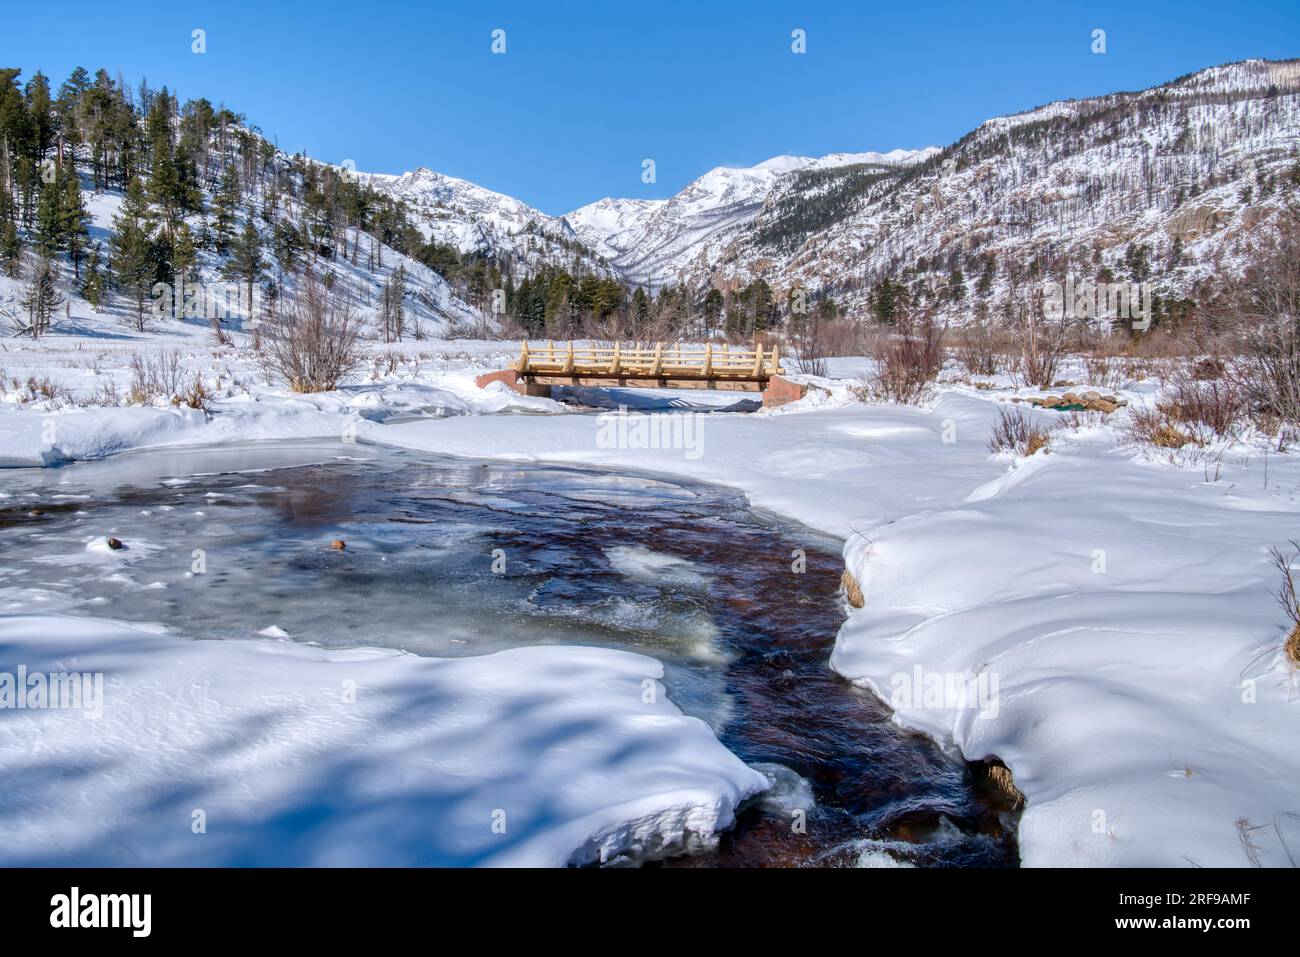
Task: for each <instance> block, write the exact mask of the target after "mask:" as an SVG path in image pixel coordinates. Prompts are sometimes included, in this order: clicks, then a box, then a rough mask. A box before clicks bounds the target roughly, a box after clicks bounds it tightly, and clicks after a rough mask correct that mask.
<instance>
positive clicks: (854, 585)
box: [840, 568, 867, 608]
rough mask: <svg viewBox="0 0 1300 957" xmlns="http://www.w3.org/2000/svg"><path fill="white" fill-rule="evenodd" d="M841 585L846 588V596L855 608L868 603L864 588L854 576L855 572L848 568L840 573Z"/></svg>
mask: <svg viewBox="0 0 1300 957" xmlns="http://www.w3.org/2000/svg"><path fill="white" fill-rule="evenodd" d="M840 587H841V588H843V589H844V597H845V599H847V601H848V603H849V604H850V605H852V606H853V607H854V608H862V607H864V606H865V605H866V604H867V599H866V596H865V595H863V594H862V588H861V587H860V586H859V585H858V580H857V579H856V578H854V577H853V572H851V571H849V570H848V569H847V568H846V569H844V573H843V574H842V575H840Z"/></svg>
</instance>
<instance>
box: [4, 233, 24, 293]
mask: <svg viewBox="0 0 1300 957" xmlns="http://www.w3.org/2000/svg"><path fill="white" fill-rule="evenodd" d="M22 254H23V244H22V240H20V239H19V238H18V227H17V225H16V224H15V223H14V221H13V220H12V219H8V220H5V221H4V223H3V225H0V265H3V267H4V271H5V275H6V276H8V277H10V278H11V279H12V278H14V277H15V276H17V275H18V266H19V264H20V263H21V262H22Z"/></svg>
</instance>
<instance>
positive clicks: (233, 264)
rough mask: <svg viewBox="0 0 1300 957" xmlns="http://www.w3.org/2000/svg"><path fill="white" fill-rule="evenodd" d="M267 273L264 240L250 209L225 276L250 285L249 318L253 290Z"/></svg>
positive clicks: (232, 248) (225, 270)
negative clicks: (255, 224)
mask: <svg viewBox="0 0 1300 957" xmlns="http://www.w3.org/2000/svg"><path fill="white" fill-rule="evenodd" d="M265 271H266V260H264V259H263V258H262V238H261V237H260V236H258V234H257V227H256V226H254V225H253V211H252V210H251V209H250V210H249V211H248V215H247V216H246V217H245V218H244V228H243V229H242V230H240V233H239V238H238V239H237V240H236V241H235V242H234V244H233V245H232V246H231V250H230V261H229V262H227V263H226V265H225V267H224V269H223V274H224V275H225V277H226V278H227V279H237V280H241V281H243V282H245V283H247V284H248V298H247V299H245V300H244V301H245V303H246V307H245V308H246V309H247V310H248V313H247V316H248V318H250V319H251V318H252V317H253V289H254V287H255V286H256V285H257V282H258V281H259V280H260V279H261V278H262V276H263V275H264V274H265Z"/></svg>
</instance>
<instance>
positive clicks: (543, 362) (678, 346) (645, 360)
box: [513, 342, 783, 388]
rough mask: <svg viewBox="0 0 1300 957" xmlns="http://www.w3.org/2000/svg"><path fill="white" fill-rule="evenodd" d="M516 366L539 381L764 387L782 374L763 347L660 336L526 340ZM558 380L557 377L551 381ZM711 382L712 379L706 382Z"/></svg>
mask: <svg viewBox="0 0 1300 957" xmlns="http://www.w3.org/2000/svg"><path fill="white" fill-rule="evenodd" d="M513 368H514V370H515V372H517V373H518V374H519V375H520V376H527V377H528V378H530V379H533V380H535V381H541V380H543V379H551V378H566V379H567V378H578V379H593V380H594V379H665V380H669V381H674V382H676V381H692V382H695V383H697V385H696V386H695V387H696V388H699V387H700V386H699V383H709V382H714V383H723V382H734V383H752V384H754V385H756V386H758V387H760V388H761V387H762V385H763V384H765V383H766V382H767V380H768V379H770V378H771V377H772V376H774V375H780V374H781V372H782V371H783V370H782V368H781V355H780V351H779V350H778V349H777V347H776V346H773V347H772V350H771V352H767V351H765V350H763V349H760V348H753V349H733V348H731V347H730V346H728V345H725V344H724V345H717V346H715V345H714V344H713V343H712V342H708V343H703V344H694V343H681V342H678V343H673V344H671V345H668V344H665V343H662V342H658V343H655V344H654V345H653V346H649V345H629V346H624V345H623V344H622V343H619V342H616V343H614V344H613V345H609V346H576V345H575V344H574V343H572V342H567V343H563V344H561V345H558V346H557V345H556V344H555V343H554V342H548V343H547V344H546V345H545V346H536V345H532V344H530V343H528V342H524V343H523V344H522V345H521V346H520V350H519V360H518V361H517V362H516V363H515V364H514V367H513ZM552 384H554V383H552ZM705 387H707V385H706V386H705Z"/></svg>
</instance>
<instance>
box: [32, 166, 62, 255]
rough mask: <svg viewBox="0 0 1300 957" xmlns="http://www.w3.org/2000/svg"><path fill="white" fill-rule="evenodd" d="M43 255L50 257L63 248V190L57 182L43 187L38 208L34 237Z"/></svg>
mask: <svg viewBox="0 0 1300 957" xmlns="http://www.w3.org/2000/svg"><path fill="white" fill-rule="evenodd" d="M33 238H34V239H35V244H34V245H35V246H36V248H37V250H38V251H39V252H40V254H41V256H43V257H45V258H47V259H48V258H50V257H51V256H53V255H54V254H55V253H57V252H58V251H59V250H61V249H62V248H63V245H64V234H63V191H62V190H61V189H60V188H59V185H58V183H57V181H56V182H52V183H46V184H45V185H44V186H43V187H42V188H41V198H40V202H39V204H38V205H37V208H36V233H35V236H34V237H33Z"/></svg>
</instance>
